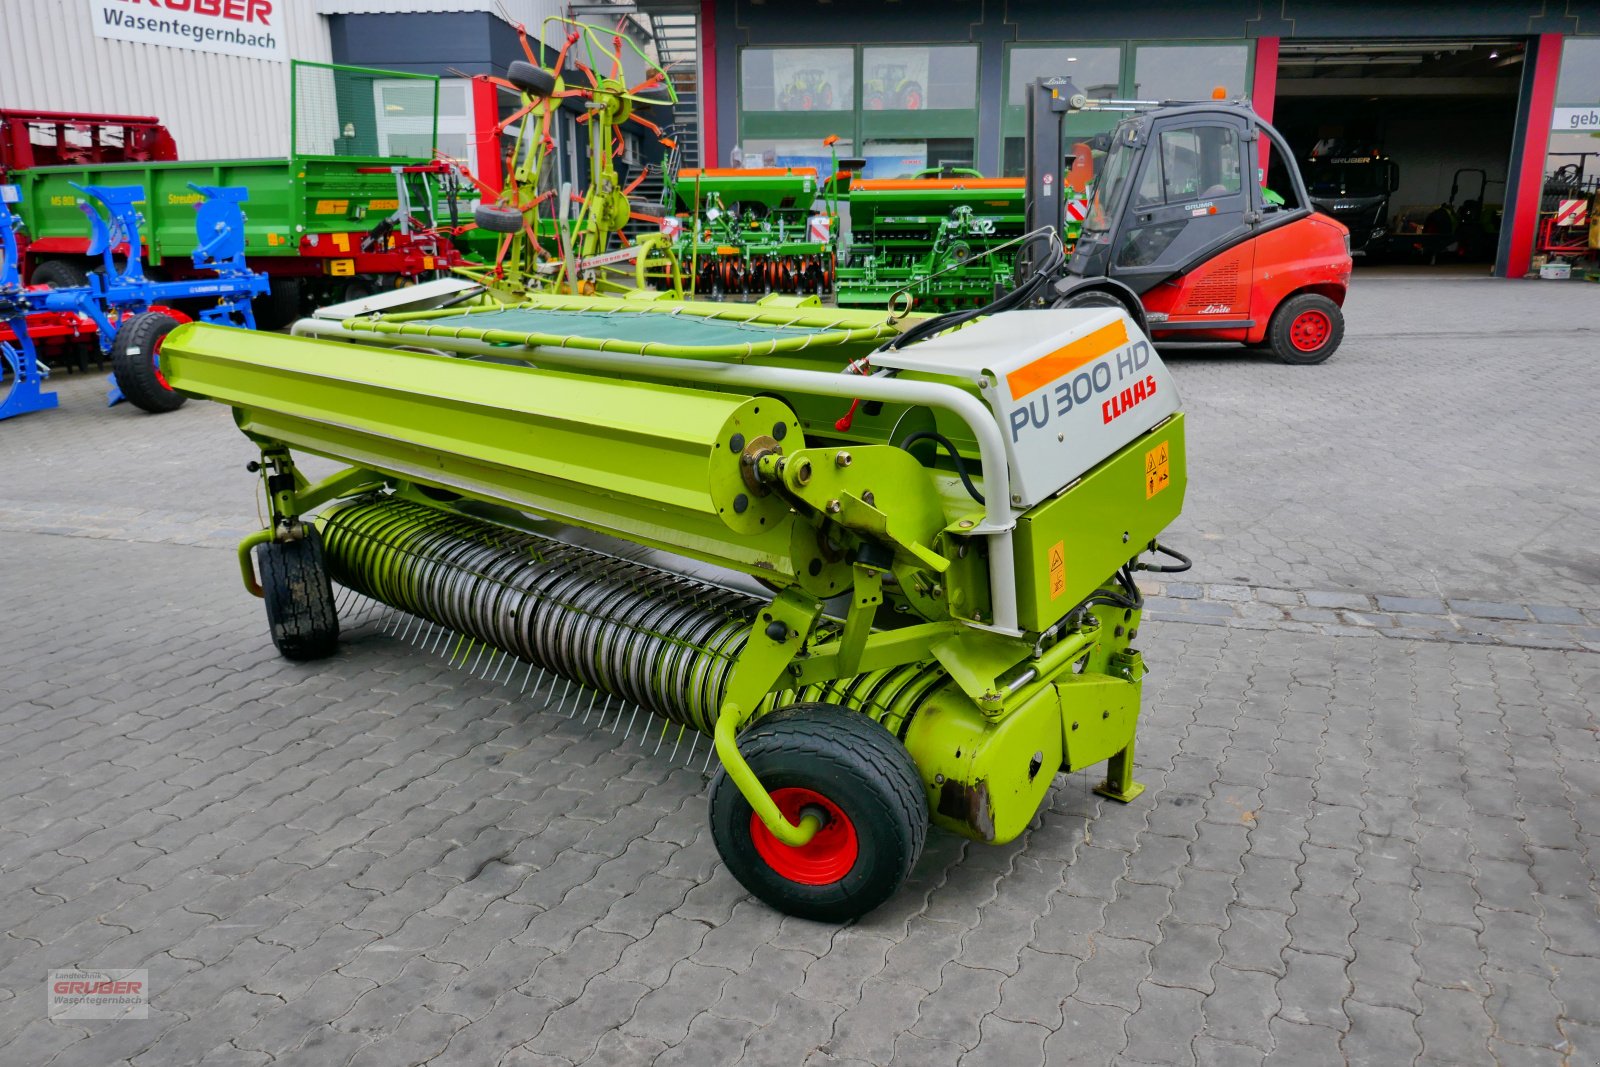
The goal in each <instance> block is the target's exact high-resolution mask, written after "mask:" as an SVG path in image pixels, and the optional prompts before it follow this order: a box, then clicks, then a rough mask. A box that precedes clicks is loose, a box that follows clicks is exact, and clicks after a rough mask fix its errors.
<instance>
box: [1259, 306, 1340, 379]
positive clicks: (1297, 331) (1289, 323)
mask: <svg viewBox="0 0 1600 1067" xmlns="http://www.w3.org/2000/svg"><path fill="white" fill-rule="evenodd" d="M1343 339H1344V313H1343V312H1342V311H1340V310H1339V305H1338V304H1335V303H1334V302H1333V301H1332V300H1329V299H1328V298H1327V297H1325V296H1322V295H1321V294H1319V293H1301V294H1300V295H1299V296H1296V297H1291V298H1290V299H1288V300H1285V301H1284V302H1283V303H1282V304H1279V305H1278V310H1277V311H1275V312H1273V313H1272V323H1271V325H1270V326H1269V327H1268V328H1267V344H1268V345H1269V346H1270V347H1271V348H1272V352H1273V354H1274V355H1276V356H1277V357H1278V358H1279V359H1280V360H1282V361H1283V362H1285V363H1292V364H1295V365H1298V366H1307V365H1310V364H1313V363H1321V362H1322V361H1323V360H1325V359H1327V358H1328V357H1329V356H1331V355H1333V352H1334V349H1336V348H1338V347H1339V342H1340V341H1342V340H1343Z"/></svg>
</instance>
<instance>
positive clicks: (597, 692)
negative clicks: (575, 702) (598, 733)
mask: <svg viewBox="0 0 1600 1067" xmlns="http://www.w3.org/2000/svg"><path fill="white" fill-rule="evenodd" d="M599 699H600V690H598V689H596V690H595V691H594V695H593V696H591V697H590V698H589V706H588V707H586V708H584V709H583V723H582V725H584V726H587V725H589V716H590V714H592V713H593V712H594V702H595V701H597V700H599ZM605 721H606V717H605V716H604V715H601V716H600V722H605ZM595 725H596V727H598V726H599V723H596V724H595Z"/></svg>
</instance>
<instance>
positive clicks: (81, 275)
mask: <svg viewBox="0 0 1600 1067" xmlns="http://www.w3.org/2000/svg"><path fill="white" fill-rule="evenodd" d="M28 284H29V285H47V286H49V287H50V288H52V289H77V288H81V287H82V286H85V285H88V284H89V274H88V272H87V271H85V270H84V269H83V268H82V267H80V266H78V265H77V264H76V263H72V262H69V261H68V260H65V259H47V260H45V261H44V262H43V263H41V264H39V265H38V266H37V267H34V268H33V274H32V275H31V276H30V277H29V278H28Z"/></svg>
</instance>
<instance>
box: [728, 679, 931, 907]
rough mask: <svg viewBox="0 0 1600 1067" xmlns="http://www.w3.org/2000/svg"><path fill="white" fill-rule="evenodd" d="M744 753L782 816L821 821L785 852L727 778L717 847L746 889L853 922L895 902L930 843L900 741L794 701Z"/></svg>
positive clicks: (752, 734)
mask: <svg viewBox="0 0 1600 1067" xmlns="http://www.w3.org/2000/svg"><path fill="white" fill-rule="evenodd" d="M739 752H740V754H741V755H743V756H744V758H745V761H746V762H747V763H749V764H750V769H751V770H753V771H754V772H755V773H756V776H757V777H758V778H759V779H760V780H761V784H762V785H764V786H765V787H766V788H767V790H768V791H769V792H770V793H771V794H772V797H773V800H775V801H776V802H777V804H778V808H779V810H780V811H782V812H783V813H784V815H785V816H786V817H788V818H789V820H790V821H791V822H796V823H798V822H799V821H800V819H801V818H802V817H803V816H804V814H805V813H807V812H815V813H816V814H818V815H820V816H822V818H823V825H822V827H821V829H819V830H818V831H817V833H816V836H815V837H813V838H812V839H811V840H810V841H809V842H807V843H806V844H804V845H801V846H799V847H792V846H789V845H785V844H783V843H782V842H780V841H779V840H778V839H777V838H776V837H774V836H773V835H772V833H771V831H769V830H768V829H767V828H766V826H765V824H763V823H762V822H761V820H760V818H759V817H758V816H756V814H755V812H754V811H753V810H752V809H751V807H750V804H749V802H748V801H746V800H745V798H744V796H743V794H741V793H740V792H739V789H738V787H737V786H736V785H734V783H733V781H732V779H730V778H729V777H728V772H727V770H726V769H720V770H718V771H717V775H716V777H715V778H714V779H713V780H712V783H711V839H712V841H713V842H714V843H715V844H716V846H717V852H718V853H719V854H721V856H722V861H723V862H724V863H726V864H727V865H728V870H729V872H730V873H732V875H733V876H734V877H735V878H737V879H738V880H739V882H740V884H741V885H743V886H744V887H745V888H746V889H748V890H749V891H750V892H751V893H753V894H755V896H757V897H758V898H760V899H761V900H762V901H764V902H765V903H767V904H768V905H770V906H771V907H773V908H776V909H777V910H778V911H781V912H785V913H786V914H789V915H797V916H799V917H801V918H804V919H814V920H816V921H818V922H835V923H837V922H845V921H846V920H849V919H854V918H857V917H858V916H861V915H865V914H866V913H867V912H869V911H871V910H872V909H873V908H875V907H877V906H878V905H879V904H882V903H883V902H884V901H886V900H888V899H889V898H890V897H891V896H893V895H894V894H895V892H896V891H897V890H898V889H899V888H900V886H901V885H902V884H904V882H905V880H906V879H907V878H908V877H910V875H911V870H912V868H913V867H915V866H916V863H917V858H918V857H919V856H920V855H921V854H922V846H923V844H924V843H925V842H926V841H927V837H928V805H927V801H926V799H925V797H924V794H923V789H922V776H921V775H920V774H919V773H918V772H917V765H916V762H915V761H913V760H912V758H911V754H910V753H909V752H907V751H906V749H905V746H904V745H902V744H901V743H900V742H899V741H898V740H896V739H895V737H894V736H893V735H892V734H890V733H889V731H888V730H885V729H884V728H883V727H882V726H880V725H878V724H877V723H876V722H874V721H873V720H872V719H870V718H868V717H867V716H866V715H863V714H862V713H860V712H858V711H851V710H849V709H848V708H843V707H840V706H838V705H836V704H820V703H808V704H795V705H792V706H790V707H787V708H783V709H781V710H778V711H775V712H773V713H771V714H770V715H767V716H764V717H763V718H762V719H760V720H759V721H758V722H756V724H755V725H753V726H751V727H749V728H748V729H747V730H746V731H745V732H744V733H743V734H741V735H740V737H739Z"/></svg>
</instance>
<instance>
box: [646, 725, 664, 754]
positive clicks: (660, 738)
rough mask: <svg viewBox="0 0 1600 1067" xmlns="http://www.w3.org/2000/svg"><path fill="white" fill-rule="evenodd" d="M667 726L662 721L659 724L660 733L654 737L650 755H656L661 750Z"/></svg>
mask: <svg viewBox="0 0 1600 1067" xmlns="http://www.w3.org/2000/svg"><path fill="white" fill-rule="evenodd" d="M667 726H668V724H667V723H662V724H661V735H660V736H659V737H657V738H656V747H655V751H654V752H652V753H650V755H652V756H655V755H658V754H659V753H660V752H661V745H662V743H663V742H665V741H666V739H667Z"/></svg>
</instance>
